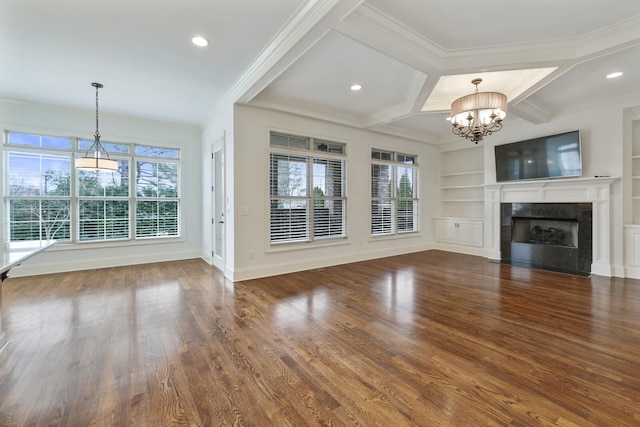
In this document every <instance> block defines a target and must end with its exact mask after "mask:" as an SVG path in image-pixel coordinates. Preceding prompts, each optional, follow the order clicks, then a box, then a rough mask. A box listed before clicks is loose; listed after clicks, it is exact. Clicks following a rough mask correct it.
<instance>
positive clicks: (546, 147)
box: [495, 130, 582, 182]
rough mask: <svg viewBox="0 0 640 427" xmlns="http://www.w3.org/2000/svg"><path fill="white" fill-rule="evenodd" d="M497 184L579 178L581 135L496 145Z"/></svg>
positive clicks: (563, 134)
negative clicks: (529, 180)
mask: <svg viewBox="0 0 640 427" xmlns="http://www.w3.org/2000/svg"><path fill="white" fill-rule="evenodd" d="M495 155H496V181H498V182H501V181H518V180H524V179H544V178H568V177H577V176H582V152H581V144H580V132H579V131H577V130H575V131H571V132H565V133H560V134H556V135H549V136H543V137H540V138H534V139H527V140H524V141H518V142H512V143H510V144H503V145H496V147H495Z"/></svg>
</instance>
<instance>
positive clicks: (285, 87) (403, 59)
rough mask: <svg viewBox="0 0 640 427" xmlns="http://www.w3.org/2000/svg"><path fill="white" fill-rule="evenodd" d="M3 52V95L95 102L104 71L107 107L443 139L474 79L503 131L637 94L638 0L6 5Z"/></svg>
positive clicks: (181, 118)
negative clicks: (233, 105) (254, 112)
mask: <svg viewBox="0 0 640 427" xmlns="http://www.w3.org/2000/svg"><path fill="white" fill-rule="evenodd" d="M195 34H200V35H203V36H204V37H206V38H207V39H208V40H209V41H210V45H209V46H208V47H206V48H198V47H196V46H193V45H192V44H191V43H190V39H191V37H192V36H193V35H195ZM0 61H1V69H0V97H1V98H4V99H10V100H16V101H27V102H38V103H47V104H55V105H60V106H64V107H73V108H85V109H91V108H92V107H93V101H92V99H93V88H92V87H91V86H90V84H91V82H92V81H99V82H101V83H103V84H104V89H103V90H102V91H101V93H100V99H101V111H107V112H110V113H116V114H124V115H130V116H139V117H145V118H152V119H157V120H164V121H171V122H176V123H184V124H189V125H202V124H203V123H205V122H206V120H207V118H208V117H209V116H210V114H211V112H212V111H213V109H214V108H215V106H216V104H218V103H220V102H239V103H246V104H249V105H256V106H260V107H264V108H271V109H277V110H283V111H290V112H295V113H296V114H304V115H309V116H312V117H316V118H320V119H323V120H331V121H335V122H338V123H344V124H348V125H351V126H356V127H360V128H367V129H372V130H376V131H380V132H385V133H390V134H395V135H401V136H405V137H409V138H412V139H416V140H419V141H424V142H428V143H434V144H442V143H446V142H449V141H452V140H455V139H457V137H455V136H453V135H452V134H451V130H450V124H449V123H448V122H447V121H446V120H445V119H446V117H447V116H448V106H449V105H450V103H451V101H452V100H453V99H455V98H457V97H460V96H462V95H465V94H468V93H470V92H472V91H473V89H474V87H473V86H472V85H471V83H470V82H471V79H473V78H475V77H481V78H482V79H483V82H482V83H481V85H480V90H487V91H490V90H495V91H499V92H503V93H505V94H507V96H508V99H509V113H508V115H507V119H506V120H505V126H506V125H507V123H509V122H513V121H517V120H527V121H530V122H533V123H543V122H546V121H549V120H552V119H553V117H554V116H555V115H557V114H558V113H560V112H563V111H566V110H572V109H579V108H588V107H589V106H590V105H598V104H601V103H607V102H612V101H614V100H615V101H617V102H619V101H622V102H628V103H630V105H638V104H639V103H640V2H638V1H637V0H616V1H615V2H603V1H601V0H562V1H558V0H540V1H536V2H514V1H510V2H505V1H503V0H484V1H483V2H477V1H475V0H459V1H457V2H445V1H439V0H394V1H388V0H366V1H362V0H360V1H358V0H325V1H322V0H308V1H305V0H258V1H252V2H247V1H238V0H208V1H205V0H185V1H180V2H175V1H173V2H172V1H168V0H161V1H158V0H155V1H153V0H136V1H128V2H127V1H124V0H110V1H107V0H92V1H83V2H79V1H77V0H58V1H56V2H51V1H49V0H4V1H3V2H2V4H1V5H0ZM613 71H623V72H624V75H623V76H622V77H619V78H618V79H611V80H608V79H606V78H605V75H606V74H608V73H611V72H613ZM356 83H357V84H360V85H361V86H362V89H361V90H360V91H351V90H350V87H351V86H352V85H353V84H356ZM1 120H2V118H1V117H0V121H1Z"/></svg>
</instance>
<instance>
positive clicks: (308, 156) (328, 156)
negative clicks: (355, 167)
mask: <svg viewBox="0 0 640 427" xmlns="http://www.w3.org/2000/svg"><path fill="white" fill-rule="evenodd" d="M274 136H276V137H279V138H281V140H283V139H288V141H290V142H289V143H288V144H287V145H280V144H274V143H273V137H274ZM331 151H336V152H335V153H332V152H331ZM274 156H282V157H283V158H285V157H292V158H298V159H301V160H302V161H304V163H305V172H306V173H305V176H304V179H305V182H306V185H305V191H304V194H302V195H281V194H274V188H273V186H274V185H277V184H275V183H274V182H273V180H274V179H277V177H274V170H273V169H272V166H273V161H274V160H273V159H274ZM318 161H321V162H322V161H327V162H332V163H333V164H336V163H337V162H339V164H340V171H339V172H340V175H339V177H338V178H339V179H340V182H341V183H340V185H339V188H340V190H341V192H342V195H339V196H325V195H322V196H318V195H317V194H316V191H315V187H317V185H315V184H317V182H314V179H315V177H314V164H321V163H318ZM268 162H269V166H268V168H267V169H268V173H269V175H268V185H269V188H268V195H269V199H268V200H269V202H268V204H269V207H268V214H267V215H268V218H267V224H268V227H267V241H268V242H269V247H270V248H282V247H287V246H290V245H294V246H298V245H299V244H319V243H326V242H335V241H341V240H346V239H347V236H348V233H347V156H346V144H345V143H342V142H334V141H328V140H326V139H323V138H322V139H321V138H314V137H307V136H299V135H293V134H289V133H288V132H279V131H270V132H269V153H268ZM275 172H277V171H275ZM316 181H317V180H316ZM276 191H277V190H276ZM278 200H280V201H287V200H290V201H292V202H295V201H301V202H303V204H305V205H306V219H305V224H304V227H305V232H304V236H302V235H301V233H299V235H300V237H298V238H289V239H286V238H282V239H274V236H273V233H272V228H273V223H274V216H273V215H274V212H273V207H274V202H275V201H278ZM332 202H337V203H336V206H338V207H337V209H336V211H337V212H339V215H340V217H341V220H340V225H339V227H338V228H339V233H336V234H332V231H331V228H332V227H331V219H329V220H328V221H329V222H328V223H323V224H327V225H324V226H325V227H327V232H328V235H324V236H320V235H317V230H316V228H317V227H318V226H317V225H316V219H317V218H316V208H318V206H317V205H319V204H321V203H322V204H323V206H324V204H325V203H332ZM329 215H330V214H329ZM289 223H291V221H289Z"/></svg>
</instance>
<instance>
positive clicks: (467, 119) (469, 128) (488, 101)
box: [450, 79, 507, 144]
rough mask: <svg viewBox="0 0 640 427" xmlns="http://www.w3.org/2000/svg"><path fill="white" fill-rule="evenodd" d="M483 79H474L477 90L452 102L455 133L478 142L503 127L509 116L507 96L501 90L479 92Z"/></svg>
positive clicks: (473, 82) (452, 123)
mask: <svg viewBox="0 0 640 427" xmlns="http://www.w3.org/2000/svg"><path fill="white" fill-rule="evenodd" d="M481 82H482V79H473V80H471V83H472V84H474V85H476V91H475V92H474V93H472V94H470V95H465V96H463V97H462V98H458V99H456V100H455V101H453V102H452V103H451V117H450V120H451V125H452V126H453V129H452V131H453V133H454V134H456V135H458V136H460V137H462V138H467V139H470V140H471V141H473V142H475V143H476V144H477V143H478V141H482V138H483V137H485V136H487V135H491V134H492V133H493V132H498V131H499V130H500V129H502V120H503V119H504V118H505V117H506V116H507V97H506V96H505V95H503V94H502V93H499V92H478V85H479V84H480V83H481Z"/></svg>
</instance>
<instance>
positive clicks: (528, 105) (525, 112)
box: [510, 99, 553, 125]
mask: <svg viewBox="0 0 640 427" xmlns="http://www.w3.org/2000/svg"><path fill="white" fill-rule="evenodd" d="M510 110H511V111H512V112H513V113H514V114H516V115H517V116H518V117H520V118H522V119H524V120H527V121H528V122H531V123H533V124H536V125H539V124H542V123H547V122H549V121H550V120H551V118H552V117H553V113H552V112H551V111H549V110H548V109H546V108H545V107H544V106H542V105H540V104H538V103H536V102H534V101H532V100H531V99H523V100H522V101H520V102H518V103H517V104H516V105H514V106H512V107H510Z"/></svg>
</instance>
